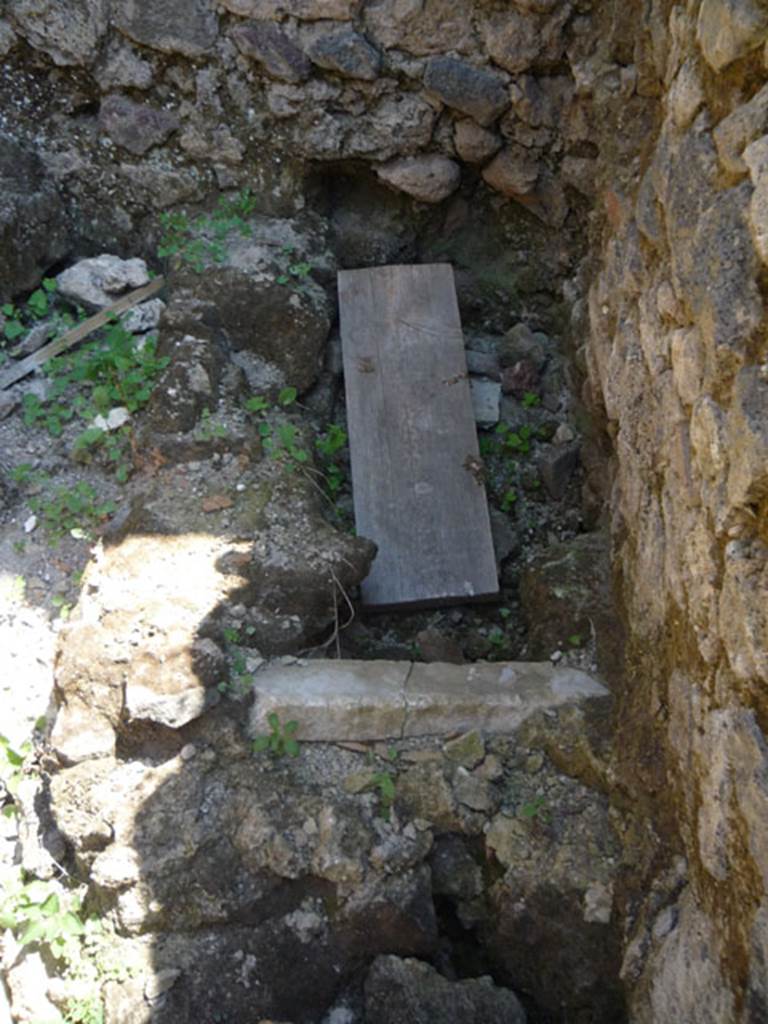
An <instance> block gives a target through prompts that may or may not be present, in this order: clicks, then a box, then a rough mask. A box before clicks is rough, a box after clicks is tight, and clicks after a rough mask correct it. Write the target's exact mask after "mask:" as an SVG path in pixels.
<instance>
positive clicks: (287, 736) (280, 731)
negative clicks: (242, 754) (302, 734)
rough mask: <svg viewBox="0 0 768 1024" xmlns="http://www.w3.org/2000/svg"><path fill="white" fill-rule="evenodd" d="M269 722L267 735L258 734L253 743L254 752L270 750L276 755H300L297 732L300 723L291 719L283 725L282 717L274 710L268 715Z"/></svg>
mask: <svg viewBox="0 0 768 1024" xmlns="http://www.w3.org/2000/svg"><path fill="white" fill-rule="evenodd" d="M267 723H268V725H269V733H268V734H267V735H266V736H257V737H256V739H255V740H254V741H253V743H252V744H251V747H252V750H253V752H254V754H260V753H263V752H264V751H268V752H269V753H270V754H272V755H273V756H274V757H283V756H284V755H286V754H287V755H288V757H298V756H299V742H298V740H297V739H296V733H297V732H298V729H299V723H298V722H294V721H290V722H286V723H285V724H284V725H281V724H280V719H279V717H278V716H277V715H276V714H275V713H274V711H273V712H271V713H270V714H268V715H267Z"/></svg>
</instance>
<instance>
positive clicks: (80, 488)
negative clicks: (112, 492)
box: [29, 480, 115, 543]
mask: <svg viewBox="0 0 768 1024" xmlns="http://www.w3.org/2000/svg"><path fill="white" fill-rule="evenodd" d="M29 506H30V508H31V509H32V511H33V512H34V513H35V514H36V515H39V516H40V517H41V518H42V522H43V527H44V528H45V531H46V533H47V534H48V535H49V537H50V539H51V541H52V542H53V543H55V542H56V541H58V540H59V539H61V537H63V536H64V535H65V534H67V533H69V534H71V535H72V536H73V537H75V538H76V539H81V538H85V537H87V535H88V533H87V531H88V530H89V529H90V528H91V527H93V526H96V525H97V524H98V523H100V522H102V521H103V520H104V519H108V518H109V516H111V515H112V514H113V513H114V511H115V504H114V502H112V501H99V500H98V497H97V494H96V491H95V490H94V488H93V487H92V486H91V485H90V484H88V483H86V482H85V481H83V480H81V481H80V482H79V483H77V484H75V485H74V486H73V487H70V488H66V487H62V488H59V489H58V490H57V491H56V492H55V493H53V494H51V495H48V496H40V497H36V498H32V499H31V500H30V502H29Z"/></svg>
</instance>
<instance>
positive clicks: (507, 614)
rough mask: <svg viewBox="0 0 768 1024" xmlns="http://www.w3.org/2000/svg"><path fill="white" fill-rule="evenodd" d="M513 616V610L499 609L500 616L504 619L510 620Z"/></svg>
mask: <svg viewBox="0 0 768 1024" xmlns="http://www.w3.org/2000/svg"><path fill="white" fill-rule="evenodd" d="M511 614H512V609H511V608H499V615H500V616H501V617H502V619H508V618H509V617H510V616H511Z"/></svg>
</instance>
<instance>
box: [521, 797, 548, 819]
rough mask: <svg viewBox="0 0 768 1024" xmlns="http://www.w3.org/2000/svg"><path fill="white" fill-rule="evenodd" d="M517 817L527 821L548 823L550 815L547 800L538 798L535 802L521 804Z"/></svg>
mask: <svg viewBox="0 0 768 1024" xmlns="http://www.w3.org/2000/svg"><path fill="white" fill-rule="evenodd" d="M517 816H518V817H519V818H522V819H523V820H526V821H534V820H538V821H542V822H547V821H549V819H550V813H549V811H548V810H547V808H546V800H545V799H544V797H543V796H537V797H536V798H535V799H534V800H531V801H529V802H528V803H525V804H521V805H520V807H519V808H518V811H517Z"/></svg>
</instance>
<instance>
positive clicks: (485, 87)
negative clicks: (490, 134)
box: [424, 57, 509, 127]
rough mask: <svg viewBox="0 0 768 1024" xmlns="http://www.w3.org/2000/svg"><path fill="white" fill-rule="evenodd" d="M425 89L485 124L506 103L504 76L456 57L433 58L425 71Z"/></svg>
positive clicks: (506, 93) (505, 106)
mask: <svg viewBox="0 0 768 1024" xmlns="http://www.w3.org/2000/svg"><path fill="white" fill-rule="evenodd" d="M424 86H425V87H426V89H427V91H428V92H429V93H431V94H432V95H433V96H436V97H437V98H438V99H439V100H442V102H443V103H445V105H446V106H448V107H452V108H453V109H454V110H460V111H461V113H462V114H468V115H469V116H470V117H473V118H474V119H475V121H477V122H478V124H480V125H483V126H484V127H488V125H490V124H492V123H493V122H494V121H495V120H496V118H497V117H499V116H500V115H501V114H503V113H504V111H505V110H506V109H507V107H508V106H509V94H508V92H507V89H506V87H505V85H504V81H503V79H502V78H501V77H500V76H499V75H497V74H495V73H494V72H493V71H488V70H487V69H485V68H478V67H475V66H474V65H473V64H469V63H468V62H467V61H463V60H458V59H457V58H456V57H433V58H432V59H431V60H430V61H429V62H428V63H427V69H426V71H425V73H424Z"/></svg>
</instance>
